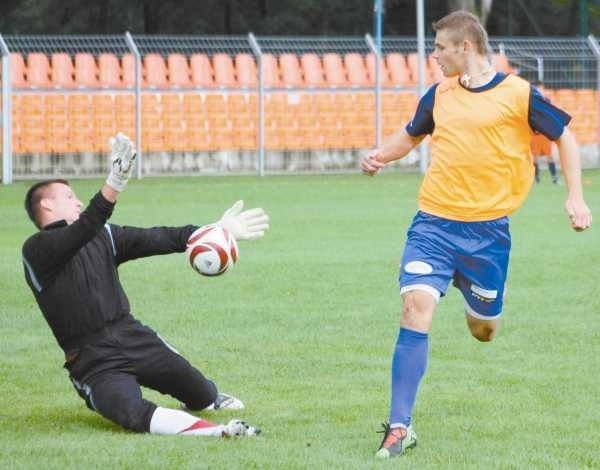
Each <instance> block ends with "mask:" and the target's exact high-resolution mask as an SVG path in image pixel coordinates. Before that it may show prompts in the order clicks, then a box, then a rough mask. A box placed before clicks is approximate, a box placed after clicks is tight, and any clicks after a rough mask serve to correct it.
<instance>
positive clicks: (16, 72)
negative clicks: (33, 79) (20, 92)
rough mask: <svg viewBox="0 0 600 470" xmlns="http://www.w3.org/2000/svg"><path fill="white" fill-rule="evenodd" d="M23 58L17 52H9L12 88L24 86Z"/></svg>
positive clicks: (25, 84)
mask: <svg viewBox="0 0 600 470" xmlns="http://www.w3.org/2000/svg"><path fill="white" fill-rule="evenodd" d="M25 73H26V68H25V60H24V59H23V56H22V55H21V54H19V53H18V52H11V54H10V74H11V83H12V86H13V87H14V88H25V87H26V86H27V82H26V80H25Z"/></svg>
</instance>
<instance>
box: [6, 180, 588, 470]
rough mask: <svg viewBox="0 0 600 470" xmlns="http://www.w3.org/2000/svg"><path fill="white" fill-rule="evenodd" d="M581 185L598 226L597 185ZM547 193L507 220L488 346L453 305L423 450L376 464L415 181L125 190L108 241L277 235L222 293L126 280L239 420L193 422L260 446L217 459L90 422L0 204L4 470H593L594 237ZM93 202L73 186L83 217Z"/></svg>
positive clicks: (538, 193)
mask: <svg viewBox="0 0 600 470" xmlns="http://www.w3.org/2000/svg"><path fill="white" fill-rule="evenodd" d="M544 176H546V175H544ZM585 178H586V180H587V182H588V184H587V185H586V186H585V189H586V196H587V200H588V204H589V205H590V206H591V207H592V209H595V210H596V212H598V211H600V172H598V171H595V172H587V173H586V174H585ZM548 179H549V178H546V181H544V182H543V183H542V184H540V185H538V186H536V187H535V188H533V190H532V194H531V196H530V198H529V201H528V202H527V204H526V206H525V207H524V208H523V209H521V211H520V212H519V213H518V214H516V215H515V216H514V217H513V220H512V234H513V253H512V258H511V271H510V276H509V286H508V296H507V300H506V304H505V318H504V324H503V329H502V331H501V334H500V336H499V338H498V339H497V340H496V341H494V342H492V343H487V344H482V343H478V342H477V341H476V340H474V339H473V338H471V337H470V335H469V334H468V332H467V328H466V325H465V321H464V318H463V317H464V315H463V313H462V299H461V297H460V295H459V293H458V291H456V290H453V289H451V290H450V291H449V294H448V296H447V297H446V298H445V299H443V301H442V302H441V304H440V307H439V310H438V313H437V314H436V319H435V321H434V326H433V330H432V333H431V336H430V361H429V368H428V371H427V374H426V376H425V379H424V381H423V383H422V386H421V392H420V395H419V397H418V400H417V407H416V410H415V414H414V417H413V420H414V424H415V429H416V430H417V432H418V433H419V438H420V439H419V446H418V447H417V449H416V450H415V451H413V452H412V453H410V454H408V455H407V456H405V457H403V458H402V459H398V460H393V461H390V462H379V461H376V460H375V459H374V457H373V454H374V452H375V451H376V449H377V447H378V445H379V442H380V439H381V435H380V434H376V432H375V431H377V430H378V429H379V427H380V423H381V422H382V421H384V420H385V419H386V417H387V411H388V402H389V382H390V380H389V368H390V361H391V352H392V348H393V346H394V343H395V340H396V336H397V331H398V326H397V325H398V317H399V310H400V302H399V300H400V299H399V294H398V287H397V280H396V279H397V269H398V261H399V256H400V254H401V251H402V247H403V243H404V239H405V232H406V229H407V227H408V225H409V223H410V220H411V218H412V216H413V215H414V211H415V208H416V202H415V201H416V192H417V188H418V183H419V177H418V175H399V174H384V175H382V176H379V177H377V178H374V179H371V178H366V177H362V176H360V175H350V176H348V175H345V176H296V177H267V178H264V179H259V178H253V177H230V178H219V177H215V178H173V179H146V180H142V181H132V182H131V183H130V185H129V187H128V188H127V190H126V192H124V193H123V196H122V197H121V200H120V201H119V204H118V206H117V209H116V210H115V213H114V216H113V218H112V222H114V223H118V224H128V225H139V226H152V225H183V224H187V223H196V224H202V223H207V222H211V221H214V220H215V219H217V218H218V217H219V216H220V215H221V213H222V211H223V210H224V209H226V208H227V207H229V205H230V204H231V203H232V202H234V201H235V200H236V199H238V198H241V197H243V198H244V199H245V200H246V201H247V205H249V206H263V207H264V208H265V209H266V210H267V211H268V212H269V213H270V215H271V230H270V232H269V233H268V235H267V236H266V237H265V238H264V239H262V240H260V241H257V242H253V243H252V242H242V243H241V244H240V251H241V258H240V261H239V263H238V265H237V266H236V267H235V269H234V270H232V271H231V272H230V273H227V274H226V275H225V276H222V277H220V278H213V279H206V278H201V277H200V276H198V275H197V274H195V273H194V272H193V271H192V270H191V269H190V268H189V266H188V265H186V262H185V257H184V255H182V254H176V255H170V256H163V257H154V258H149V259H145V260H139V261H135V262H131V263H128V264H126V265H124V266H122V268H121V270H120V277H121V281H122V283H123V285H124V287H125V290H126V291H127V293H128V295H129V299H130V302H131V305H132V309H133V313H134V315H135V316H136V317H137V318H139V319H140V320H141V321H142V322H144V323H146V324H148V325H150V326H152V327H153V328H155V329H156V330H157V331H159V332H160V333H161V335H162V336H163V337H164V338H166V339H167V340H168V341H169V342H170V343H172V344H173V345H174V346H175V347H177V349H178V350H179V351H180V352H182V354H183V355H184V356H185V357H187V358H188V359H189V360H190V361H191V362H192V363H194V364H195V365H197V366H198V367H199V368H200V369H201V370H203V371H204V372H205V373H206V374H207V375H208V376H209V377H211V378H213V379H214V380H215V381H216V382H217V384H219V385H220V387H221V389H222V390H223V391H226V392H230V393H233V394H235V395H237V396H239V397H240V398H242V399H243V400H244V401H245V402H246V405H247V409H246V410H244V411H242V412H240V413H235V412H223V413H222V414H216V413H212V414H211V413H207V414H205V415H204V416H206V417H208V418H209V419H214V420H218V421H226V420H228V419H230V418H233V417H237V416H240V417H243V418H244V419H246V420H248V421H249V422H251V423H253V424H256V425H258V426H260V427H261V428H262V429H263V434H262V435H261V436H259V437H258V438H256V439H248V440H228V441H223V440H218V439H203V438H194V437H160V436H152V435H136V434H133V433H129V432H125V431H122V430H121V429H120V428H118V427H117V426H115V425H113V424H111V423H110V422H108V421H106V420H104V419H103V418H101V417H100V416H98V415H96V414H94V413H92V412H90V411H88V410H87V408H86V407H85V405H84V403H83V401H81V400H80V399H79V397H78V396H77V395H76V393H75V391H74V390H73V389H72V387H71V385H70V383H69V381H68V379H67V375H66V372H65V371H64V370H63V369H62V367H61V366H62V354H61V351H60V349H59V348H58V347H57V345H56V343H55V340H54V338H53V337H52V335H51V333H50V330H49V328H48V327H47V325H46V324H45V322H44V320H43V317H42V315H41V313H40V312H39V310H38V308H37V305H36V304H35V301H34V299H33V296H32V294H31V293H30V291H29V289H28V287H27V285H26V284H25V281H24V278H23V267H22V265H21V257H20V249H21V244H22V242H23V241H24V239H25V238H26V237H27V236H29V235H30V234H31V233H33V231H34V227H33V225H31V224H30V223H29V221H28V220H27V218H26V214H25V212H24V210H23V208H22V200H23V197H24V194H25V191H26V188H27V186H28V185H27V184H25V183H16V184H13V185H11V186H5V187H1V188H0V213H1V214H2V217H1V219H2V220H1V222H0V224H1V225H0V228H1V230H0V266H1V271H0V291H1V297H0V353H1V355H0V378H1V380H0V468H2V469H5V468H6V469H8V468H16V469H21V468H35V469H40V468H43V469H55V468H56V469H64V468H96V467H102V468H128V469H141V468H162V469H183V468H211V469H221V468H234V469H235V468H240V469H241V468H243V469H249V468H257V469H271V468H285V469H296V468H298V469H323V468H344V469H355V468H356V469H364V468H391V467H398V466H402V467H406V468H419V469H426V468H472V469H482V468H486V469H487V468H515V469H517V468H518V469H522V468H560V469H565V468H600V402H599V397H600V395H599V390H600V359H599V358H600V326H599V325H600V316H599V315H600V290H599V287H598V285H599V284H598V283H599V280H600V235H599V227H595V228H594V229H592V230H590V231H587V232H585V233H581V234H576V233H574V232H572V230H571V229H570V228H569V227H568V223H567V219H566V216H565V215H564V211H563V203H564V196H565V189H564V188H558V187H554V186H552V185H551V184H550V183H549V181H548ZM99 185H100V181H98V180H93V181H89V180H88V181H75V182H74V183H73V186H74V188H75V190H76V191H77V193H78V195H79V197H80V198H81V199H82V200H83V201H88V200H89V198H90V197H91V196H92V195H93V193H94V192H95V191H96V190H97V188H98V187H99ZM596 215H597V217H600V214H596ZM145 396H146V397H149V398H150V399H152V400H154V401H155V402H157V403H158V404H160V405H161V406H166V407H175V406H177V405H178V404H177V403H176V401H175V400H174V399H172V398H170V397H168V396H163V395H160V394H158V393H155V392H151V391H147V393H146V394H145Z"/></svg>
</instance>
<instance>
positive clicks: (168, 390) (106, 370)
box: [23, 133, 269, 437]
mask: <svg viewBox="0 0 600 470" xmlns="http://www.w3.org/2000/svg"><path fill="white" fill-rule="evenodd" d="M134 160H135V150H134V148H133V145H132V143H131V141H130V140H129V139H128V138H127V137H126V136H124V135H123V134H121V133H119V134H117V136H116V138H113V139H111V161H112V167H111V171H110V174H109V176H108V179H107V180H106V183H105V184H104V185H103V186H102V188H101V189H100V191H99V192H98V193H97V194H96V195H95V196H94V197H93V198H92V199H91V201H90V204H89V205H88V206H87V208H85V210H84V209H83V204H82V202H81V201H80V200H79V199H78V198H77V196H76V195H75V193H74V192H73V190H72V189H71V187H70V186H69V184H68V182H67V181H65V180H60V179H55V180H50V181H42V182H39V183H37V184H34V185H33V186H32V187H31V188H30V189H29V191H28V192H27V196H26V198H25V208H26V210H27V213H28V215H29V217H30V218H31V220H32V221H33V223H34V224H35V225H36V227H37V228H38V229H39V230H40V231H39V232H38V233H36V234H34V235H32V236H31V237H30V238H29V239H28V240H27V241H26V242H25V244H24V245H23V263H24V266H25V278H26V280H27V284H28V285H29V287H30V288H31V290H32V291H33V294H34V296H35V299H36V301H37V303H38V305H39V307H40V309H41V311H42V313H43V315H44V317H45V319H46V321H47V322H48V325H49V326H50V328H51V329H52V332H53V334H54V336H55V338H56V340H57V342H58V344H59V345H60V347H61V348H62V349H63V350H64V353H65V364H64V367H65V368H66V369H67V370H68V372H69V377H70V379H71V382H72V383H73V385H74V387H75V389H76V390H77V392H78V393H79V395H80V396H81V398H83V399H84V400H85V403H86V404H87V406H88V407H89V408H90V409H91V410H93V411H96V412H98V413H99V414H100V415H102V416H104V417H105V418H107V419H109V420H111V421H113V422H115V423H117V424H120V425H121V426H122V427H124V428H126V429H129V430H132V431H136V432H150V433H153V434H180V435H199V436H222V437H227V436H234V435H236V436H251V435H255V434H257V433H258V432H259V430H258V429H256V428H255V427H253V426H249V425H247V424H246V423H244V422H243V421H240V420H237V419H235V420H231V421H229V422H228V424H226V425H223V424H216V423H212V422H210V421H206V420H204V419H199V418H197V417H196V416H194V415H192V414H189V413H187V412H186V411H183V410H179V409H169V408H163V407H160V406H156V405H155V404H154V403H151V402H150V401H147V400H145V399H144V398H142V393H141V389H140V386H141V385H142V386H145V387H149V388H152V389H154V390H157V391H159V392H161V393H164V394H169V395H171V396H173V397H175V398H176V399H177V400H179V401H180V402H181V403H182V405H183V407H184V408H185V409H187V410H203V409H211V410H217V409H242V408H243V403H242V402H241V401H240V400H238V399H236V398H234V397H232V396H230V395H226V394H223V393H219V392H218V391H217V387H216V386H215V384H214V383H213V382H212V381H210V380H208V379H207V378H205V377H204V376H203V375H202V373H201V372H200V371H199V370H198V369H196V368H195V367H193V366H192V365H191V364H190V363H189V362H188V361H187V360H186V359H184V358H183V357H182V356H181V355H180V354H179V353H178V352H177V351H176V350H175V349H174V348H173V347H171V346H170V345H169V344H167V343H166V342H165V341H164V340H163V339H162V338H161V337H160V336H159V335H158V333H156V332H154V331H153V330H152V329H150V328H148V327H147V326H144V325H142V324H141V323H140V322H139V321H137V320H136V319H135V318H134V317H133V316H132V314H131V312H130V307H129V301H128V300H127V296H126V295H125V292H124V290H123V287H122V286H121V283H120V281H119V274H118V270H117V268H118V266H119V265H120V264H121V263H124V262H126V261H130V260H134V259H137V258H142V257H146V256H153V255H162V254H168V253H176V252H183V251H185V249H186V241H187V239H188V237H189V236H190V235H191V234H192V232H194V230H196V229H197V228H198V227H197V226H194V225H188V226H185V227H156V228H148V229H143V228H135V227H126V226H118V225H114V224H108V223H107V220H108V219H109V218H110V216H111V214H112V212H113V209H114V206H115V203H116V201H117V199H118V197H119V194H120V193H121V192H122V191H123V190H124V189H125V186H126V184H127V181H128V179H129V176H130V174H131V170H132V167H133V162H134ZM242 208H243V207H242V203H241V201H240V202H238V203H236V204H235V205H234V206H233V207H232V208H231V209H229V210H227V211H226V212H225V213H224V215H223V217H222V218H221V219H220V220H219V221H218V222H217V223H218V224H220V225H221V226H222V227H224V228H226V229H228V230H229V231H230V232H231V233H232V235H234V237H235V238H236V239H238V240H254V239H257V238H260V237H262V236H263V235H264V233H265V230H267V229H268V228H269V225H268V216H267V214H266V213H265V212H264V211H263V210H262V209H252V210H247V211H242Z"/></svg>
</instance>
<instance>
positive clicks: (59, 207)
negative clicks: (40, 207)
mask: <svg viewBox="0 0 600 470" xmlns="http://www.w3.org/2000/svg"><path fill="white" fill-rule="evenodd" d="M44 199H45V200H46V201H44V203H45V204H46V206H47V207H48V208H49V209H50V211H51V213H52V215H53V216H54V218H55V219H56V220H65V221H66V222H67V224H72V223H73V222H75V221H76V220H77V219H79V214H81V210H82V209H83V203H82V202H81V201H80V200H79V199H77V196H76V195H75V193H74V192H73V190H72V189H71V188H70V187H69V186H67V185H66V184H62V183H53V184H51V185H50V187H49V188H48V194H47V195H46V197H45V198H44Z"/></svg>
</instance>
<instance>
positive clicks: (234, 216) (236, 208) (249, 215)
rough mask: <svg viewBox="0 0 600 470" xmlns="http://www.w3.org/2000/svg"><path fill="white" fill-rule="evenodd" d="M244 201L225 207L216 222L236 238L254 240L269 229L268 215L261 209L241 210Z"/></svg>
mask: <svg viewBox="0 0 600 470" xmlns="http://www.w3.org/2000/svg"><path fill="white" fill-rule="evenodd" d="M243 208H244V201H237V202H236V203H235V204H234V205H233V206H231V208H229V209H227V210H226V211H225V213H224V214H223V217H221V220H219V221H218V222H217V225H220V226H221V227H223V228H224V229H226V230H229V231H230V232H231V234H232V235H233V237H234V238H235V239H236V240H256V239H257V238H260V237H262V236H263V235H264V234H265V232H266V231H267V230H268V229H269V216H268V215H267V213H266V212H265V211H264V210H263V209H260V208H258V209H248V210H245V211H242V209H243Z"/></svg>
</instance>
